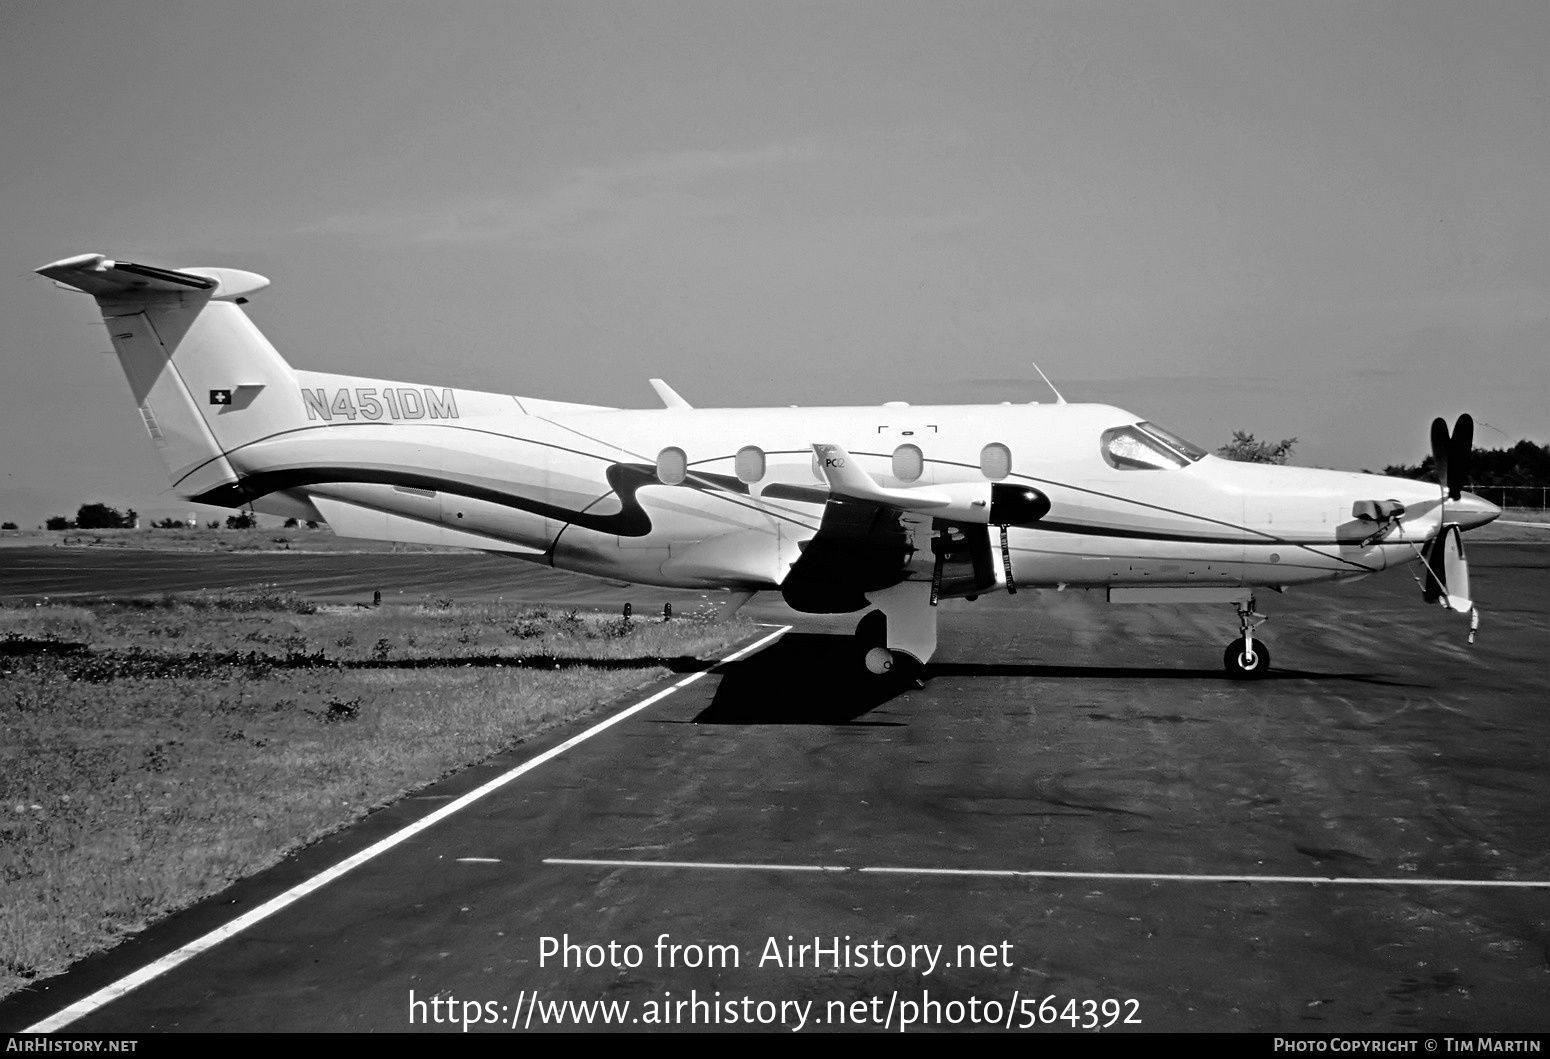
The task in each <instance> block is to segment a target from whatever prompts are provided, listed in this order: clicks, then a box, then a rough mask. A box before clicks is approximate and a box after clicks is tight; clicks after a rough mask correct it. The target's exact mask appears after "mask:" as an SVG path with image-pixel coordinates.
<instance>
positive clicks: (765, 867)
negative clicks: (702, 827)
mask: <svg viewBox="0 0 1550 1059" xmlns="http://www.w3.org/2000/svg"><path fill="white" fill-rule="evenodd" d="M544 863H545V864H570V865H580V866H583V867H589V868H708V869H711V870H714V871H854V870H855V869H853V868H847V867H844V866H843V865H838V864H721V863H718V862H716V861H710V860H695V861H691V860H651V861H642V860H578V859H573V858H570V857H545V858H544Z"/></svg>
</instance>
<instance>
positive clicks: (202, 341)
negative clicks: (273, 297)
mask: <svg viewBox="0 0 1550 1059" xmlns="http://www.w3.org/2000/svg"><path fill="white" fill-rule="evenodd" d="M38 272H39V273H40V274H41V275H44V276H47V277H48V278H50V279H52V280H55V281H57V282H59V283H63V284H65V285H67V286H69V287H73V288H74V289H76V290H80V291H85V292H86V293H87V294H90V295H92V296H93V297H94V298H96V299H97V304H98V306H99V307H101V309H102V317H103V322H104V323H106V324H107V327H108V335H109V337H111V338H112V340H113V349H114V351H115V352H116V353H117V354H118V359H119V363H120V364H121V365H122V366H123V369H124V375H125V377H126V378H127V379H128V380H129V388H130V391H131V392H132V393H133V394H134V398H135V404H136V405H137V407H138V408H139V411H140V417H141V419H142V420H143V421H144V422H145V427H146V430H147V431H148V432H149V434H150V435H151V441H152V442H153V443H154V444H155V446H156V449H157V453H158V455H160V456H161V459H162V462H163V464H164V465H165V466H166V468H167V474H168V477H169V478H170V479H171V481H172V485H173V488H174V489H175V490H176V491H177V492H178V494H179V495H181V496H186V497H209V496H210V494H212V493H213V492H214V491H216V490H222V488H223V487H228V486H232V485H234V484H235V483H236V482H237V478H238V475H237V472H236V471H235V470H234V469H233V467H232V465H231V462H230V461H229V460H228V459H227V454H228V453H230V452H232V451H234V450H236V449H238V448H240V447H242V446H243V445H246V444H249V443H250V442H253V441H256V440H258V439H260V438H263V437H267V436H269V435H271V434H274V433H276V432H279V431H283V430H288V429H292V428H294V427H297V426H303V425H305V423H306V415H305V412H304V411H303V409H302V406H301V401H300V399H299V398H298V396H297V389H296V380H295V376H294V375H293V373H292V372H291V369H290V366H289V365H288V364H286V363H285V361H284V360H283V359H282V358H281V357H280V354H279V353H277V352H276V351H275V348H274V347H273V346H271V345H270V344H269V342H268V340H267V339H265V338H264V336H263V335H262V334H260V333H259V330H258V328H256V327H255V326H253V322H252V321H251V320H249V319H248V317H247V314H246V313H244V312H243V311H242V309H241V308H240V307H239V304H238V302H239V301H240V300H242V296H243V295H244V294H248V293H250V292H252V291H255V290H258V289H260V288H262V287H264V286H266V285H267V284H268V282H269V281H268V280H266V279H264V277H262V276H259V275H255V274H254V273H251V272H241V271H238V270H236V269H215V268H200V269H184V270H182V271H171V270H168V269H160V268H153V267H151V266H147V265H137V264H133V263H131V262H126V261H112V260H109V259H108V258H106V257H104V256H103V255H101V254H85V255H82V256H80V257H73V258H67V259H65V260H63V261H56V262H54V263H53V264H52V265H47V266H45V267H43V268H40V269H38ZM217 495H220V494H217ZM225 495H226V496H227V497H228V500H229V502H240V496H239V495H238V494H237V493H236V492H235V491H225Z"/></svg>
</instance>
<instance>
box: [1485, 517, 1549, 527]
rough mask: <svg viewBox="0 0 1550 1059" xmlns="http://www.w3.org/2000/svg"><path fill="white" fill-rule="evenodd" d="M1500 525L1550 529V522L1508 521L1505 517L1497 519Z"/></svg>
mask: <svg viewBox="0 0 1550 1059" xmlns="http://www.w3.org/2000/svg"><path fill="white" fill-rule="evenodd" d="M1496 524H1497V525H1498V526H1527V527H1528V528H1529V529H1543V530H1550V522H1508V521H1507V520H1506V519H1504V518H1499V519H1497V520H1496Z"/></svg>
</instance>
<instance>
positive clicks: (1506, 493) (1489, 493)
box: [1465, 485, 1550, 511]
mask: <svg viewBox="0 0 1550 1059" xmlns="http://www.w3.org/2000/svg"><path fill="white" fill-rule="evenodd" d="M1465 488H1466V489H1468V490H1469V491H1470V492H1471V493H1474V494H1475V495H1476V496H1478V497H1480V498H1481V499H1482V500H1489V501H1490V502H1491V503H1493V504H1495V505H1496V506H1497V507H1500V508H1517V509H1519V510H1524V511H1546V510H1550V485H1470V486H1465Z"/></svg>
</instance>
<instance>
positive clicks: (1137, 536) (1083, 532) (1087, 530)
mask: <svg viewBox="0 0 1550 1059" xmlns="http://www.w3.org/2000/svg"><path fill="white" fill-rule="evenodd" d="M1021 528H1022V529H1030V530H1049V531H1051V532H1053V533H1070V534H1073V535H1076V536H1082V537H1121V538H1124V539H1127V540H1150V541H1174V542H1178V543H1188V544H1232V545H1243V546H1245V547H1246V546H1248V545H1251V544H1253V545H1260V546H1263V547H1269V546H1271V545H1282V546H1284V547H1287V548H1315V547H1336V546H1339V545H1342V544H1346V543H1349V542H1347V541H1340V540H1322V539H1320V540H1306V541H1294V540H1288V539H1287V538H1285V537H1269V538H1266V537H1246V538H1245V537H1239V538H1230V537H1208V536H1206V535H1205V534H1197V533H1164V532H1161V531H1155V530H1130V529H1118V528H1115V527H1111V526H1088V525H1084V524H1082V523H1080V522H1051V521H1050V520H1049V519H1041V520H1039V521H1038V522H1035V523H1032V524H1031V525H1028V526H1023V527H1021ZM1248 532H1255V531H1253V530H1250V531H1248ZM1331 558H1337V557H1334V556H1331Z"/></svg>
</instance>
